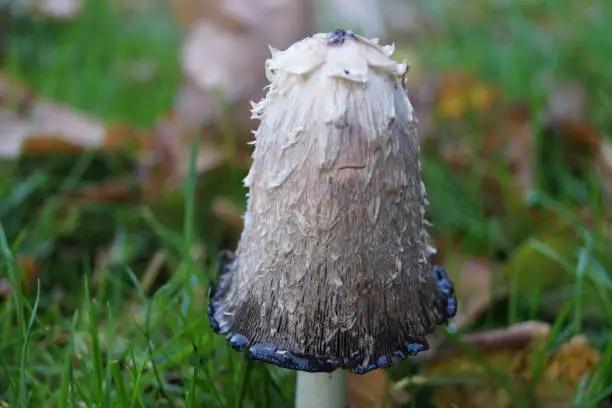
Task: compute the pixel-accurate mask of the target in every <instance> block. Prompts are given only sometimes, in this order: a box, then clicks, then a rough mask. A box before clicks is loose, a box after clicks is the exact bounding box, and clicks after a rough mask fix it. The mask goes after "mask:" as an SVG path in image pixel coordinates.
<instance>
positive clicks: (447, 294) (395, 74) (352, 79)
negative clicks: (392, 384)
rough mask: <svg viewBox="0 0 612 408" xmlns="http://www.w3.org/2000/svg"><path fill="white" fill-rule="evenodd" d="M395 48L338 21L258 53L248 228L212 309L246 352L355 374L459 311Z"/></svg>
mask: <svg viewBox="0 0 612 408" xmlns="http://www.w3.org/2000/svg"><path fill="white" fill-rule="evenodd" d="M392 53H393V46H384V47H383V46H380V45H378V43H377V41H375V40H368V39H366V38H363V37H360V36H358V35H355V34H352V33H350V32H345V31H343V30H336V31H334V32H332V33H329V34H315V35H312V36H310V37H308V38H305V39H304V40H301V41H299V42H297V43H295V44H294V45H292V46H291V47H289V48H288V49H287V50H285V51H277V50H274V49H272V58H271V59H269V60H268V61H267V62H266V73H267V76H268V79H269V81H270V85H269V87H268V91H267V95H266V97H265V98H264V99H263V100H262V101H261V102H259V103H257V104H254V106H253V115H254V116H255V117H256V118H258V119H260V121H261V123H260V126H259V129H258V130H257V132H255V142H254V143H255V150H254V153H253V164H252V166H251V169H250V172H249V174H248V176H247V177H246V179H245V185H246V186H247V187H248V188H249V194H248V206H247V212H246V214H245V216H244V230H243V232H242V235H241V237H240V242H239V244H238V248H237V250H236V253H235V254H230V255H229V256H227V257H225V259H224V261H223V262H222V265H221V276H220V279H219V283H218V285H217V287H216V288H215V287H212V288H211V295H210V301H209V308H208V313H209V319H210V323H211V326H212V327H213V329H214V331H215V332H217V333H220V334H224V335H226V336H227V338H228V339H229V340H230V344H231V345H232V347H233V348H235V349H237V350H247V355H248V357H250V358H252V359H256V360H263V361H266V362H268V363H272V364H276V365H279V366H282V367H286V368H291V369H296V370H302V371H309V372H320V371H322V372H330V371H333V370H334V369H336V368H342V369H348V370H351V371H353V372H354V373H358V374H363V373H366V372H368V371H370V370H373V369H375V368H384V367H389V366H390V365H391V364H392V360H393V358H394V357H395V358H398V359H405V358H406V357H407V356H410V355H415V354H417V353H418V352H420V351H423V350H426V349H427V347H428V346H427V342H426V340H425V336H426V335H428V334H432V333H433V332H434V330H435V327H436V325H440V324H445V323H446V322H447V320H448V319H449V318H451V317H453V316H454V315H455V312H456V298H455V296H454V293H453V286H452V283H451V282H450V281H449V279H448V277H447V276H446V273H445V272H444V271H443V270H442V269H441V268H439V267H435V266H432V265H431V264H430V262H429V259H428V258H429V256H430V255H431V254H432V253H433V252H434V250H433V249H432V248H431V247H429V246H428V244H427V238H428V236H427V233H426V232H425V229H424V224H425V223H426V221H425V219H424V213H425V205H426V204H427V200H426V197H425V187H424V185H423V183H422V182H421V175H420V163H419V141H418V138H417V135H416V131H415V127H414V118H413V112H412V106H411V105H410V102H409V100H408V98H407V96H406V91H405V89H404V87H403V82H402V77H403V75H404V74H405V72H406V69H407V67H406V64H405V63H404V64H398V63H396V62H395V61H393V60H391V59H390V58H389V57H390V56H391V54H392Z"/></svg>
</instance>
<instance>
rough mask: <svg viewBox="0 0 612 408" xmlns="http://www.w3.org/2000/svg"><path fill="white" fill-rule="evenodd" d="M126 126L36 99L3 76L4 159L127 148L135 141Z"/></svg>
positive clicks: (0, 130) (0, 155)
mask: <svg viewBox="0 0 612 408" xmlns="http://www.w3.org/2000/svg"><path fill="white" fill-rule="evenodd" d="M131 136H132V133H131V131H130V129H129V128H128V127H126V126H121V125H118V126H109V125H107V124H105V123H103V122H102V121H100V120H98V119H96V118H94V117H92V116H90V115H87V114H85V113H84V112H80V111H77V110H75V109H72V108H70V107H68V106H65V105H62V104H59V103H57V102H53V101H49V100H44V99H34V98H33V97H32V95H31V93H30V92H29V91H28V90H27V89H26V88H25V87H23V86H22V85H20V84H19V83H18V82H16V81H13V80H11V78H9V77H8V76H6V75H0V159H5V160H11V159H16V158H18V157H20V156H21V155H27V154H41V153H47V152H49V151H57V150H60V151H82V150H84V149H102V148H103V149H107V148H124V147H125V146H126V145H129V144H130V143H131V142H134V141H133V140H130V138H131Z"/></svg>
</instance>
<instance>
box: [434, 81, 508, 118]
mask: <svg viewBox="0 0 612 408" xmlns="http://www.w3.org/2000/svg"><path fill="white" fill-rule="evenodd" d="M499 97H500V90H499V88H497V87H494V86H492V85H490V84H487V83H485V82H482V81H479V80H477V79H475V78H473V77H472V76H469V75H467V74H463V73H452V74H449V75H446V76H444V77H442V78H441V80H440V83H439V84H438V93H437V98H436V110H437V112H438V115H439V116H440V118H442V119H451V120H457V119H461V118H463V117H464V116H465V115H466V114H467V113H468V112H469V111H472V110H474V111H476V112H483V111H489V110H490V109H491V108H492V107H493V104H494V103H495V102H496V100H497V99H498V98H499Z"/></svg>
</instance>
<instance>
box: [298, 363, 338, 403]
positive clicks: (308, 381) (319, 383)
mask: <svg viewBox="0 0 612 408" xmlns="http://www.w3.org/2000/svg"><path fill="white" fill-rule="evenodd" d="M347 384H348V371H347V370H335V371H334V372H331V373H307V372H304V371H298V373H297V388H296V392H295V408H312V407H317V408H345V407H346V387H347Z"/></svg>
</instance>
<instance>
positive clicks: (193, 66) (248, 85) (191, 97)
mask: <svg viewBox="0 0 612 408" xmlns="http://www.w3.org/2000/svg"><path fill="white" fill-rule="evenodd" d="M172 6H173V9H174V11H175V13H176V15H177V19H178V20H179V21H180V22H181V24H183V25H186V26H188V27H189V29H188V30H187V32H186V36H185V42H184V44H183V47H182V49H181V55H180V58H181V64H182V67H183V72H184V75H185V80H186V81H185V84H184V86H183V87H182V88H181V89H180V90H179V92H178V96H177V97H176V99H175V103H174V108H173V112H172V114H171V115H169V116H168V117H167V118H165V119H164V120H163V121H162V123H160V125H159V126H160V128H161V129H162V130H161V131H160V132H158V138H159V139H161V141H159V142H158V144H159V145H161V147H159V149H161V150H166V151H168V152H170V155H171V156H173V157H175V158H176V160H177V165H176V166H174V168H175V170H176V171H175V173H176V177H177V178H179V179H180V178H181V177H182V176H183V175H184V169H185V166H184V164H185V163H187V162H188V161H187V160H186V157H188V155H187V156H184V155H183V156H181V154H185V153H186V152H189V151H190V149H191V146H192V143H193V140H194V139H195V138H196V137H199V138H200V146H201V149H202V153H201V155H200V157H199V158H198V160H199V161H200V162H201V163H202V164H201V166H202V167H214V166H216V165H217V164H218V163H217V160H218V159H219V154H218V152H219V151H222V150H224V148H223V145H224V143H227V142H228V140H229V141H230V143H231V144H232V145H234V146H235V147H236V149H233V151H232V152H230V153H231V154H236V155H237V156H239V158H240V160H244V159H247V160H248V157H249V156H250V148H249V147H248V146H247V145H246V142H247V141H249V140H250V138H251V130H252V129H254V128H255V127H256V126H257V122H256V121H254V120H253V119H251V115H250V109H251V101H255V100H258V99H260V98H261V97H262V96H263V89H264V87H265V85H266V84H267V81H266V76H265V70H264V63H265V60H266V59H267V58H268V57H269V50H268V46H272V47H275V48H286V47H288V46H289V45H291V44H292V43H294V42H295V41H297V40H298V39H300V38H302V37H303V36H304V35H305V34H306V33H309V32H311V31H312V27H313V25H312V20H311V10H310V8H311V3H310V2H308V1H307V0H282V1H275V2H253V1H249V0H206V1H201V2H193V1H191V0H175V1H174V2H173V3H172ZM164 129H170V131H168V130H164ZM168 135H171V136H168ZM176 135H180V136H179V137H177V136H176ZM159 149H158V150H159ZM234 150H237V152H235V151H234ZM181 152H183V153H181ZM221 160H222V161H226V160H236V158H235V157H222V158H221ZM245 164H248V163H246V162H245ZM181 166H182V167H181Z"/></svg>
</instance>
